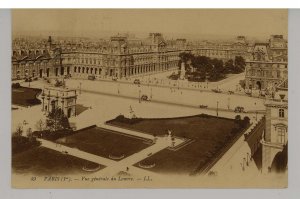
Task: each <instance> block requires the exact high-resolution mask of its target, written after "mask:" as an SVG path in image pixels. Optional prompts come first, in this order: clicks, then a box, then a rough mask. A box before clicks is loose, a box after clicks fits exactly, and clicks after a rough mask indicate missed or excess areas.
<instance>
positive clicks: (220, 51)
mask: <svg viewBox="0 0 300 199" xmlns="http://www.w3.org/2000/svg"><path fill="white" fill-rule="evenodd" d="M248 45H249V44H248V42H247V40H246V37H245V36H238V37H237V38H236V40H235V41H232V42H209V41H204V42H201V43H197V44H194V45H193V46H192V47H191V51H192V53H193V54H195V55H197V56H206V57H210V58H216V59H221V60H223V61H224V62H225V61H228V60H229V59H232V60H234V59H235V57H236V56H242V57H243V58H244V59H247V58H248V57H249V56H250V52H249V48H248Z"/></svg>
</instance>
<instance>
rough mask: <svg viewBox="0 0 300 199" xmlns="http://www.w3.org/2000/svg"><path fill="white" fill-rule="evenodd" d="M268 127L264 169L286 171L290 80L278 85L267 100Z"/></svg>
mask: <svg viewBox="0 0 300 199" xmlns="http://www.w3.org/2000/svg"><path fill="white" fill-rule="evenodd" d="M265 106H266V128H265V133H264V136H263V139H262V141H261V143H262V169H263V172H264V173H268V172H271V171H275V172H284V171H285V170H286V169H287V143H288V80H287V79H285V80H283V81H282V82H281V83H280V84H278V86H277V87H276V91H275V93H274V95H273V96H271V97H270V98H269V99H267V100H266V103H265Z"/></svg>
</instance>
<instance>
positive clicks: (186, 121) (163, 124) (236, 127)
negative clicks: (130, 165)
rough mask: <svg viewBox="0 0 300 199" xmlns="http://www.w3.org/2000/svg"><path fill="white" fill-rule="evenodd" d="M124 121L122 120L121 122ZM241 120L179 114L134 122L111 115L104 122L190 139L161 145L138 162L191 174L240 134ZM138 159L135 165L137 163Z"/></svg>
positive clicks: (159, 168)
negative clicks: (170, 147) (170, 145)
mask: <svg viewBox="0 0 300 199" xmlns="http://www.w3.org/2000/svg"><path fill="white" fill-rule="evenodd" d="M124 121H125V122H124ZM241 123H242V120H241V121H236V120H234V119H227V118H220V117H219V118H218V117H215V116H209V115H204V114H202V115H196V116H189V117H180V118H162V119H142V118H137V119H135V121H134V122H128V121H127V120H124V119H123V120H119V119H114V120H110V121H108V122H107V124H110V125H114V126H119V127H122V128H127V129H132V130H136V131H141V132H144V133H148V134H151V135H153V134H156V135H157V136H159V135H165V134H166V133H167V131H168V130H171V131H172V134H173V135H175V136H178V137H184V138H189V139H192V140H193V141H194V142H191V143H190V144H189V145H187V146H185V147H183V148H181V149H179V150H177V151H171V150H168V149H164V150H162V151H160V152H158V153H156V154H154V155H153V156H151V157H149V158H147V159H145V160H143V161H141V162H140V163H141V164H144V165H145V164H147V165H151V164H153V163H155V165H156V166H155V167H153V168H151V169H149V170H151V171H154V172H158V173H177V174H178V173H182V174H194V173H197V172H200V171H201V169H202V168H203V167H205V166H206V165H207V164H209V162H211V161H213V160H214V159H215V158H216V156H217V155H218V154H220V153H221V152H224V150H225V147H226V145H227V144H229V143H231V142H232V141H233V140H234V139H235V138H236V137H237V136H239V135H241V132H242V131H243V129H244V127H243V126H242V125H241ZM138 165H139V163H137V164H136V165H135V166H138Z"/></svg>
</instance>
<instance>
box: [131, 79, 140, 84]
mask: <svg viewBox="0 0 300 199" xmlns="http://www.w3.org/2000/svg"><path fill="white" fill-rule="evenodd" d="M133 83H134V84H140V83H141V81H140V80H139V79H135V80H134V81H133Z"/></svg>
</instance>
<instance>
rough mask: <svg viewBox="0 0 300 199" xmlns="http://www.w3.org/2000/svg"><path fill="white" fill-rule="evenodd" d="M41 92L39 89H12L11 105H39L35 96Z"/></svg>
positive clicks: (39, 102)
mask: <svg viewBox="0 0 300 199" xmlns="http://www.w3.org/2000/svg"><path fill="white" fill-rule="evenodd" d="M41 92H42V90H41V89H37V88H27V87H19V88H12V104H15V105H20V106H33V105H37V104H41V101H40V100H39V99H37V96H38V95H39V94H40V93H41Z"/></svg>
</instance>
